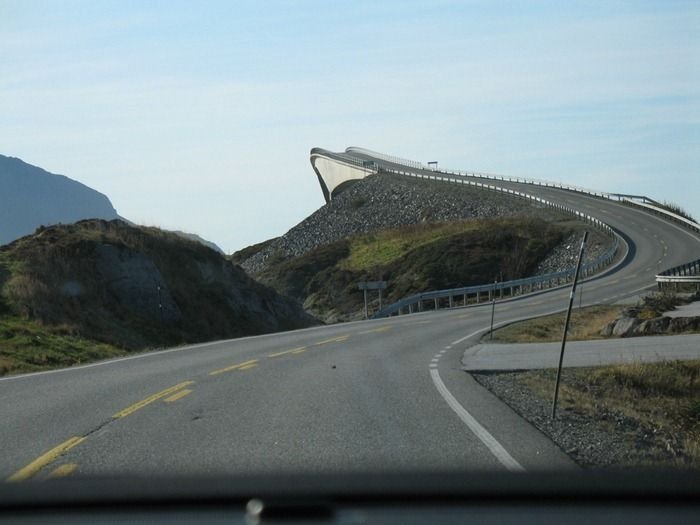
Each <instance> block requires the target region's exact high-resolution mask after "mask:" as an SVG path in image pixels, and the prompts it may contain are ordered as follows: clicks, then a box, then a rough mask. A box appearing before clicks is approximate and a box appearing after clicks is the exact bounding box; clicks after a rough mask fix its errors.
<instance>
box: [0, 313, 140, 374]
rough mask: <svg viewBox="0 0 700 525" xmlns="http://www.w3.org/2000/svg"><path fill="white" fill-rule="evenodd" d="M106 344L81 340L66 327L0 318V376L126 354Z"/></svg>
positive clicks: (14, 318) (12, 318) (6, 317)
mask: <svg viewBox="0 0 700 525" xmlns="http://www.w3.org/2000/svg"><path fill="white" fill-rule="evenodd" d="M127 353H128V352H127V351H126V350H124V349H121V348H117V347H115V346H112V345H108V344H106V343H99V342H97V341H93V340H90V339H85V338H82V337H80V336H78V335H76V334H75V333H74V330H73V329H72V328H71V327H69V326H57V327H52V326H46V325H43V324H41V323H39V322H36V321H29V320H24V319H19V318H16V317H9V316H3V317H0V376H1V375H5V374H10V373H22V372H37V371H40V370H47V369H50V368H56V367H64V366H73V365H77V364H81V363H86V362H90V361H95V360H98V359H107V358H111V357H119V356H122V355H126V354H127Z"/></svg>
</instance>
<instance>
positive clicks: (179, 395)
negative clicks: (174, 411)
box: [163, 388, 192, 403]
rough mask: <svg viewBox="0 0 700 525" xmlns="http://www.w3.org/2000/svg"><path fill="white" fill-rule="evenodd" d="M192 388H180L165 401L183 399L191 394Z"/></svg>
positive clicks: (171, 401)
mask: <svg viewBox="0 0 700 525" xmlns="http://www.w3.org/2000/svg"><path fill="white" fill-rule="evenodd" d="M191 393H192V390H190V389H189V388H185V389H184V390H180V391H179V392H175V393H174V394H173V395H172V396H168V397H166V398H165V399H163V401H165V402H166V403H173V402H174V401H177V400H178V399H182V398H183V397H185V396H186V395H187V394H191Z"/></svg>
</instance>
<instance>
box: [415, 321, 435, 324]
mask: <svg viewBox="0 0 700 525" xmlns="http://www.w3.org/2000/svg"><path fill="white" fill-rule="evenodd" d="M430 323H432V321H416V322H415V323H411V324H430Z"/></svg>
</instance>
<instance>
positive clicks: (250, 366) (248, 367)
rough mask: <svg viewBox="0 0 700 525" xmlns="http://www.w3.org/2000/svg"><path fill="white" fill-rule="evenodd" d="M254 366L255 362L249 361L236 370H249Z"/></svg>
mask: <svg viewBox="0 0 700 525" xmlns="http://www.w3.org/2000/svg"><path fill="white" fill-rule="evenodd" d="M256 366H258V365H257V364H255V363H250V364H249V365H244V366H242V367H240V368H239V369H238V370H250V369H251V368H255V367H256Z"/></svg>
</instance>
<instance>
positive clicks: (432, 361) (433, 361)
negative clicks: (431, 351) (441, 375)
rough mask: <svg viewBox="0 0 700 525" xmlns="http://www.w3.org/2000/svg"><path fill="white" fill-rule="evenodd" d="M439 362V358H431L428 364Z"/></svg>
mask: <svg viewBox="0 0 700 525" xmlns="http://www.w3.org/2000/svg"><path fill="white" fill-rule="evenodd" d="M439 360H440V358H439V357H433V358H432V359H431V360H430V362H431V363H437V362H438V361H439Z"/></svg>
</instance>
